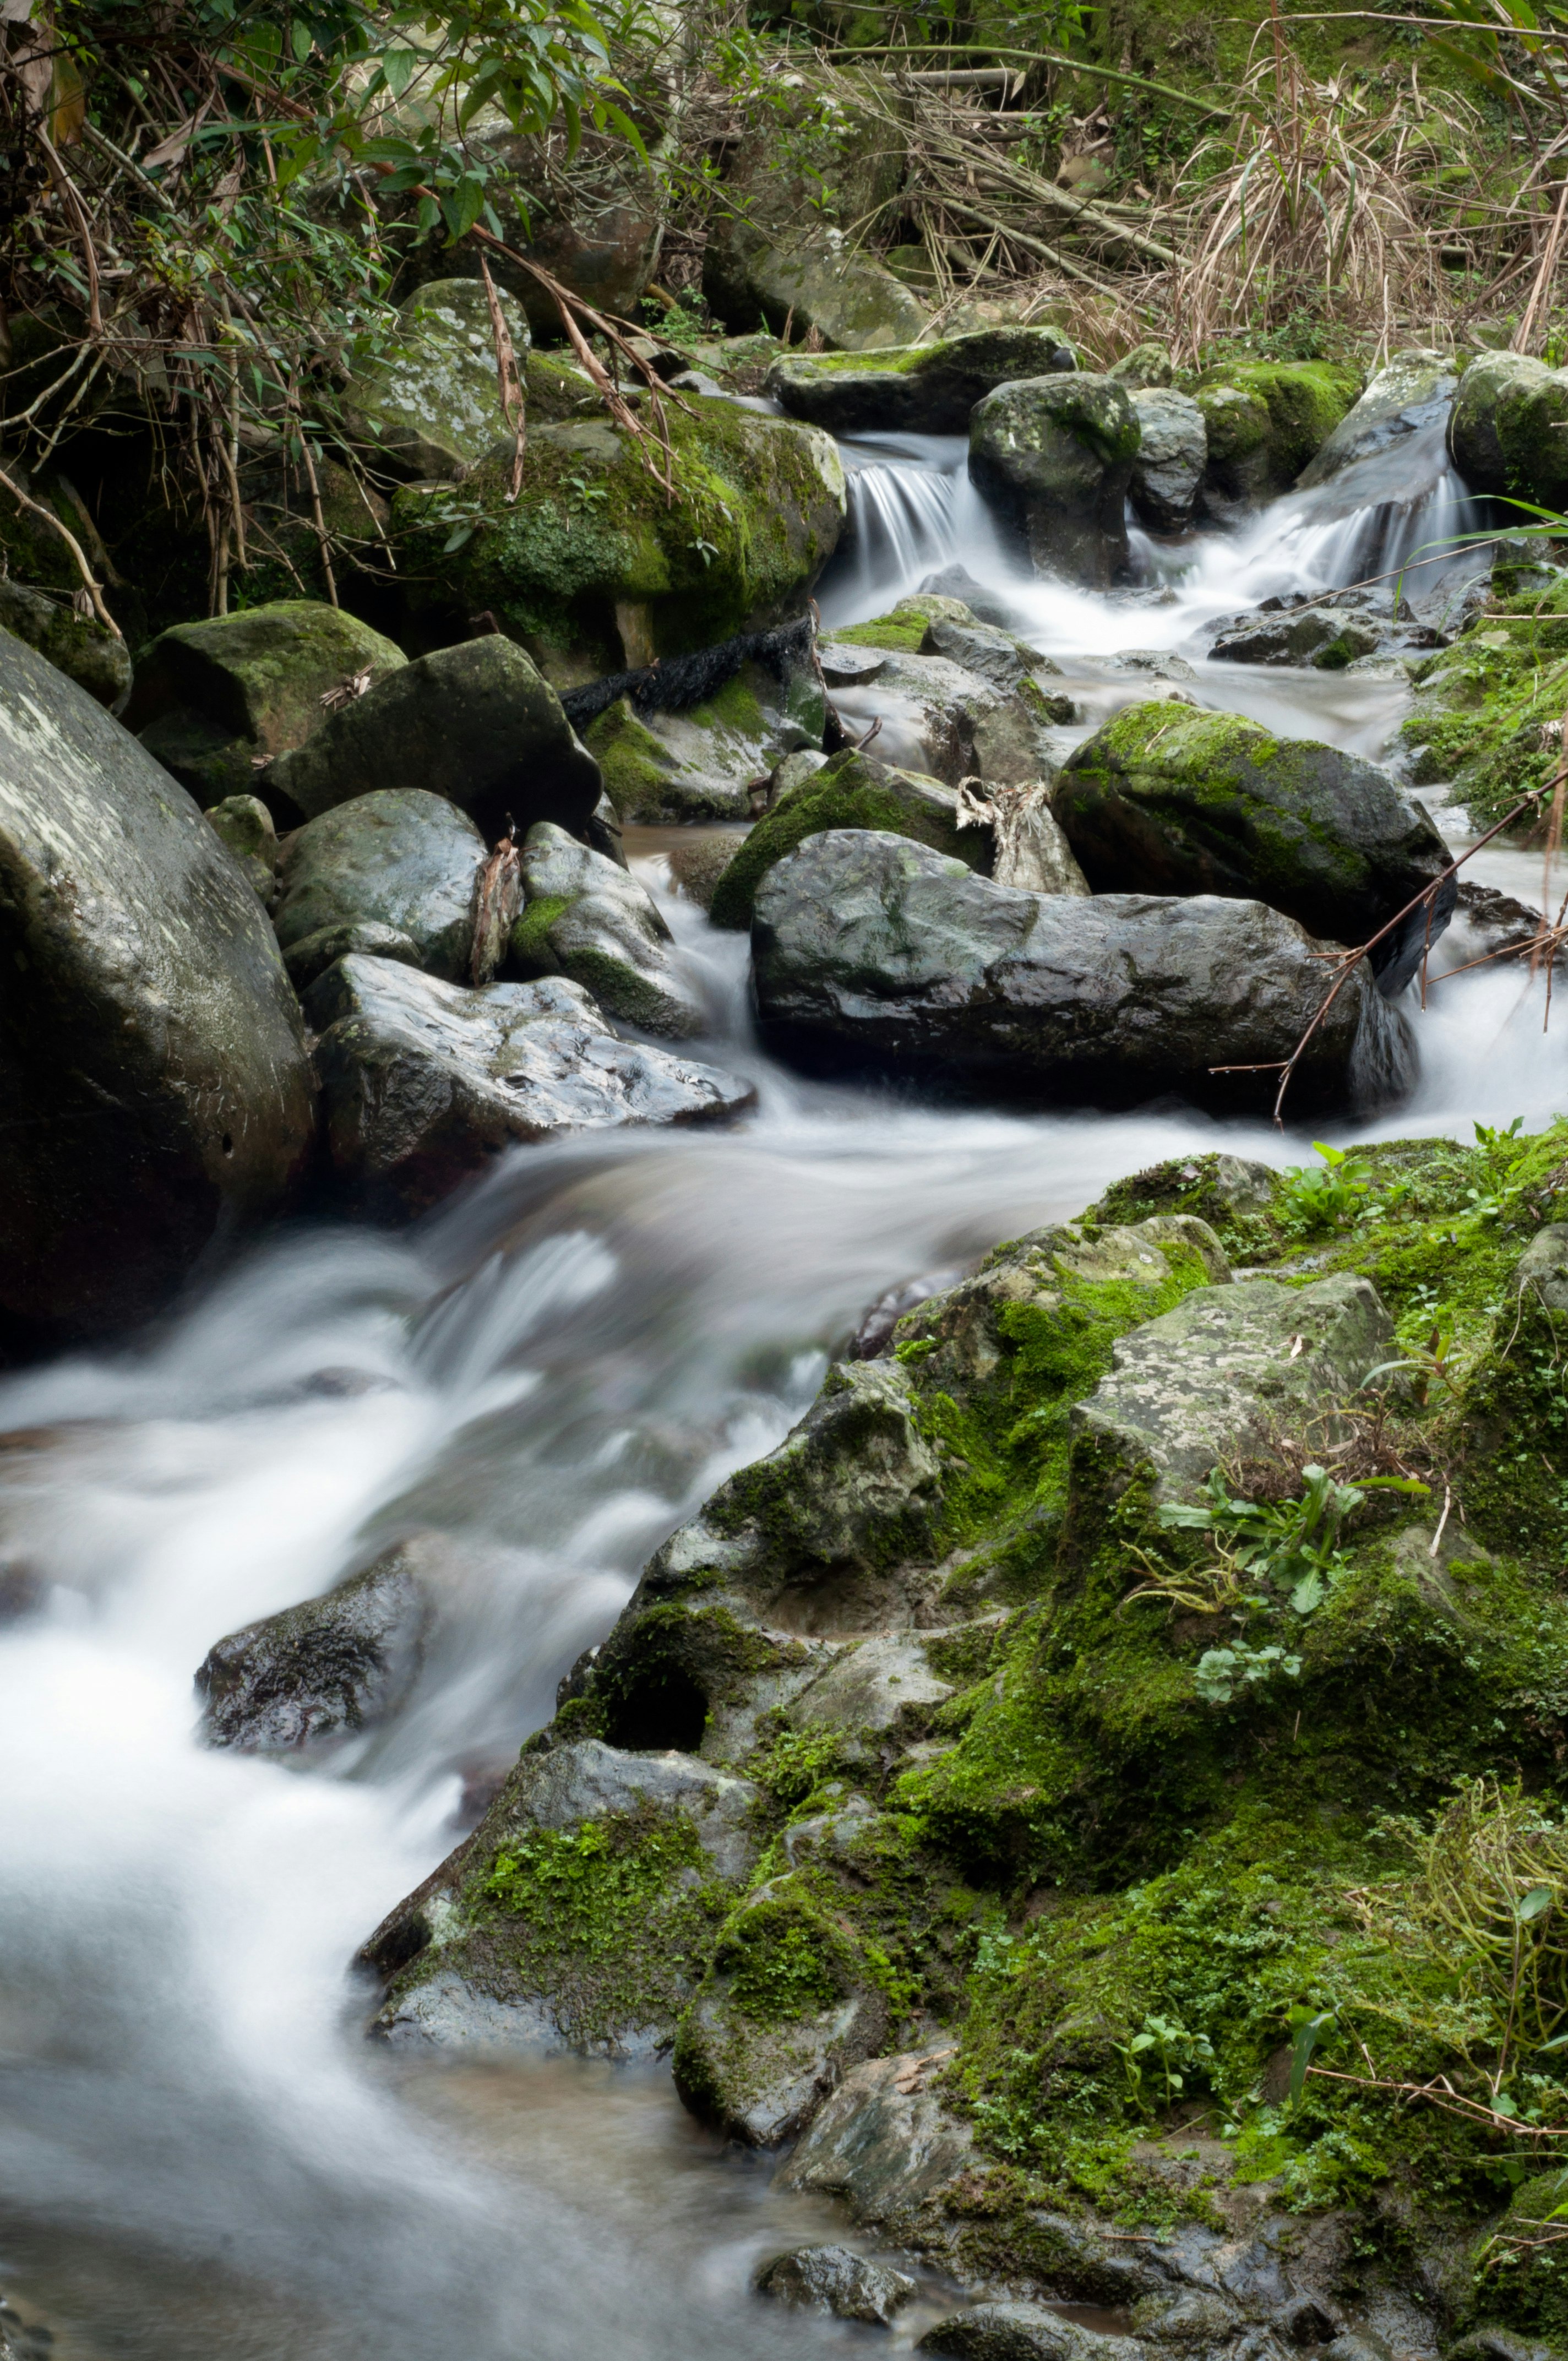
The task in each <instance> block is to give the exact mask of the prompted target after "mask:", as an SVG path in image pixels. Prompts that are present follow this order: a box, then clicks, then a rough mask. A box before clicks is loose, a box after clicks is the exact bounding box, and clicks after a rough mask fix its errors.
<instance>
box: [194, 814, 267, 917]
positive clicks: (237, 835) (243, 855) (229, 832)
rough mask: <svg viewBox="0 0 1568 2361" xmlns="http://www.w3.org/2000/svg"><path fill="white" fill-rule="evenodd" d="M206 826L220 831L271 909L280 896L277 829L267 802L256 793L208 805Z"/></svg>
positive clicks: (261, 898)
mask: <svg viewBox="0 0 1568 2361" xmlns="http://www.w3.org/2000/svg"><path fill="white" fill-rule="evenodd" d="M207 825H208V827H209V828H214V829H216V830H217V832H218V834H219V836H220V837H221V838H222V839H223V841H224V842H225V844H226V845H227V846H228V849H229V851H231V852H232V853H233V855H234V857H235V859H236V861H237V862H238V863H239V865H240V867H241V868H242V869H243V870H244V872H245V873H246V875H247V877H248V878H249V880H250V883H251V884H252V885H253V887H254V888H255V890H256V895H257V899H258V901H259V902H260V904H261V906H262V908H263V909H264V910H269V909H270V908H271V907H272V905H273V903H274V902H275V901H276V899H277V896H278V831H277V829H275V828H274V827H273V825H272V815H271V813H270V812H269V810H268V808H267V807H266V805H265V804H264V803H262V802H261V800H260V799H259V797H258V796H228V797H227V798H226V799H225V801H224V802H223V803H221V804H209V805H208V807H207Z"/></svg>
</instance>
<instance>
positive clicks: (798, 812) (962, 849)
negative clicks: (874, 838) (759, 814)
mask: <svg viewBox="0 0 1568 2361" xmlns="http://www.w3.org/2000/svg"><path fill="white" fill-rule="evenodd" d="M843 828H852V829H885V830H888V831H890V832H891V833H893V834H894V835H897V836H906V837H909V838H911V839H912V840H914V841H915V842H916V843H918V844H928V845H930V846H932V847H933V848H934V850H936V851H938V852H945V853H948V854H950V855H952V857H953V858H955V859H956V860H959V861H962V862H965V863H966V864H967V865H968V866H970V867H971V868H980V867H982V866H984V865H985V864H986V863H987V862H988V861H989V859H990V856H991V847H990V844H989V843H988V841H987V831H986V830H985V829H980V828H964V829H960V827H959V798H958V792H957V790H956V789H955V788H953V787H950V786H947V785H944V784H943V783H942V781H941V780H939V779H933V778H928V777H926V776H924V775H923V774H920V773H918V772H914V771H903V770H898V769H895V768H894V767H893V766H892V765H891V764H888V763H879V762H877V761H876V760H875V759H874V758H873V757H872V756H871V755H869V754H861V753H859V752H856V751H855V750H854V749H853V748H850V749H847V750H846V751H845V752H843V753H841V754H835V755H834V756H833V757H832V758H831V760H830V761H828V763H825V764H824V766H823V768H822V769H821V770H820V771H817V772H815V773H813V774H811V775H810V776H809V777H807V778H806V779H804V780H802V781H800V782H799V783H798V784H797V785H795V786H792V787H787V788H785V789H784V792H783V793H782V794H781V795H780V796H779V799H778V801H777V803H776V804H775V805H774V807H773V809H772V810H771V811H770V812H769V813H768V814H767V816H766V817H765V818H763V819H761V820H759V821H758V823H757V825H756V827H755V828H754V829H752V830H751V834H750V836H748V837H747V838H746V839H745V840H744V842H743V843H742V844H741V845H740V847H739V849H738V850H737V851H736V852H735V853H734V855H733V858H732V859H731V860H730V861H729V862H728V863H727V865H726V867H725V871H724V874H723V876H722V877H721V878H720V879H719V881H718V884H717V885H716V886H715V888H714V892H713V899H712V901H711V902H710V904H709V906H708V909H709V915H710V917H712V919H713V923H714V925H715V926H716V927H749V926H750V925H751V917H752V912H753V909H754V906H755V903H756V895H757V888H758V886H759V885H760V884H762V879H763V878H764V877H765V876H766V875H767V874H768V872H769V871H770V870H771V869H772V868H773V865H774V864H775V862H780V861H782V860H783V859H784V856H785V854H786V853H789V852H793V851H794V850H795V847H796V845H798V844H802V843H804V842H805V840H806V838H807V837H810V836H818V835H821V834H822V833H823V832H824V831H825V830H827V829H843Z"/></svg>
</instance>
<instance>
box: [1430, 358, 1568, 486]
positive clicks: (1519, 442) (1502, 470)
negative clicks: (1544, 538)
mask: <svg viewBox="0 0 1568 2361" xmlns="http://www.w3.org/2000/svg"><path fill="white" fill-rule="evenodd" d="M1565 426H1568V371H1565V370H1563V369H1552V368H1547V366H1546V364H1545V363H1544V362H1543V361H1538V360H1534V359H1532V358H1531V357H1530V355H1529V354H1527V353H1483V354H1482V355H1481V357H1480V358H1479V359H1478V360H1474V361H1472V362H1471V364H1470V366H1469V368H1467V369H1466V370H1465V372H1464V376H1463V377H1462V378H1461V379H1460V381H1459V391H1458V393H1457V394H1456V395H1455V397H1454V403H1453V415H1452V417H1451V418H1450V420H1449V423H1448V447H1449V452H1450V454H1451V456H1452V457H1453V464H1454V466H1455V467H1457V468H1458V470H1459V472H1460V474H1461V475H1462V476H1463V477H1464V480H1465V482H1466V483H1467V484H1468V485H1469V487H1470V489H1471V490H1472V491H1473V492H1493V493H1497V494H1500V495H1502V496H1504V497H1506V498H1508V499H1511V500H1527V501H1534V502H1536V503H1537V504H1538V505H1539V506H1541V507H1542V508H1550V509H1561V508H1562V507H1563V503H1564V501H1565V500H1568V433H1564V432H1563V428H1564V427H1565Z"/></svg>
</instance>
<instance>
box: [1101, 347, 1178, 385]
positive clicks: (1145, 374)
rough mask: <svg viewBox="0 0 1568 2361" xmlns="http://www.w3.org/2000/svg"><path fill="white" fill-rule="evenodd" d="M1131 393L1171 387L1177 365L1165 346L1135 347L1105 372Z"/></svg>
mask: <svg viewBox="0 0 1568 2361" xmlns="http://www.w3.org/2000/svg"><path fill="white" fill-rule="evenodd" d="M1105 374H1106V376H1107V377H1113V378H1114V379H1115V380H1116V382H1117V384H1118V385H1124V386H1125V387H1126V389H1127V390H1128V392H1129V393H1143V392H1145V391H1146V390H1148V389H1149V388H1150V387H1158V386H1168V385H1170V384H1171V383H1172V382H1173V381H1174V379H1175V377H1176V364H1175V362H1174V361H1173V360H1172V359H1171V357H1170V354H1169V352H1168V349H1167V348H1166V346H1164V345H1157V344H1152V343H1151V344H1145V345H1135V346H1133V349H1132V351H1131V352H1130V353H1124V354H1123V356H1122V357H1121V359H1120V360H1119V361H1113V362H1112V364H1111V367H1110V368H1108V369H1107V370H1106V372H1105Z"/></svg>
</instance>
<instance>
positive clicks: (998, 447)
mask: <svg viewBox="0 0 1568 2361" xmlns="http://www.w3.org/2000/svg"><path fill="white" fill-rule="evenodd" d="M1139 439H1140V428H1139V425H1138V413H1137V412H1136V410H1135V408H1134V406H1133V401H1132V397H1131V395H1130V394H1129V393H1128V392H1127V390H1126V388H1125V387H1124V386H1122V385H1119V384H1117V383H1116V382H1115V380H1114V379H1111V378H1107V377H1096V376H1092V375H1091V374H1089V373H1088V372H1086V371H1078V372H1075V373H1074V374H1073V375H1072V376H1070V377H1035V378H1025V379H1020V380H1019V382H1018V383H1017V384H1015V385H1002V386H998V387H997V389H996V390H995V392H994V393H989V394H987V395H986V397H985V399H984V401H981V402H979V403H977V404H976V406H975V409H974V412H973V414H972V415H971V417H970V462H969V464H970V476H971V477H972V478H973V479H974V481H975V483H976V485H977V486H978V487H979V489H980V490H981V492H982V493H983V494H984V496H985V498H986V499H987V500H989V501H990V502H991V503H992V506H993V507H994V508H995V509H996V510H997V511H998V512H999V514H1000V515H1001V516H1002V517H1003V519H1004V520H1005V521H1006V522H1007V523H1009V524H1010V525H1011V526H1012V528H1013V530H1014V533H1015V534H1016V535H1017V537H1018V538H1019V540H1020V541H1021V542H1022V544H1023V545H1024V547H1025V549H1026V550H1027V552H1028V555H1029V557H1030V559H1031V561H1032V563H1033V565H1034V567H1035V571H1036V574H1055V575H1059V576H1061V577H1063V578H1064V579H1065V580H1067V581H1069V582H1081V583H1083V584H1085V585H1086V586H1087V587H1088V588H1091V589H1096V590H1100V589H1109V588H1110V587H1111V586H1112V584H1113V583H1114V582H1116V581H1118V580H1120V578H1121V577H1122V576H1123V575H1124V572H1125V571H1126V566H1127V523H1126V499H1127V490H1128V487H1129V485H1130V484H1131V482H1132V475H1133V462H1134V460H1135V458H1136V456H1137V452H1138V445H1139Z"/></svg>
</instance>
